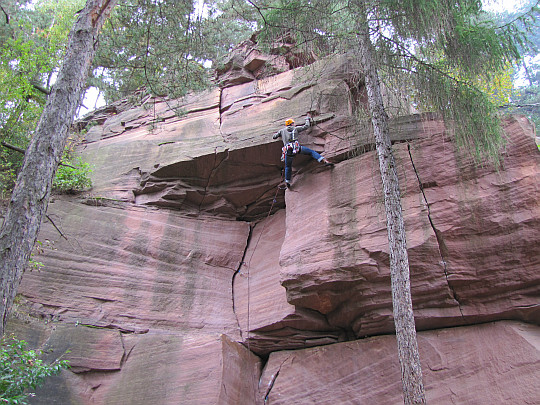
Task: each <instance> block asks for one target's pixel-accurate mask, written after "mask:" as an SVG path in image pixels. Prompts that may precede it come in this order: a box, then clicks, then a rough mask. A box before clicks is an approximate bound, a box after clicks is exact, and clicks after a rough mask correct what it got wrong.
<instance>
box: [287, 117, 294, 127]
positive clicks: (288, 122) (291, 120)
mask: <svg viewBox="0 0 540 405" xmlns="http://www.w3.org/2000/svg"><path fill="white" fill-rule="evenodd" d="M293 124H294V120H293V119H292V118H289V119H288V120H287V121H285V125H286V126H289V125H293Z"/></svg>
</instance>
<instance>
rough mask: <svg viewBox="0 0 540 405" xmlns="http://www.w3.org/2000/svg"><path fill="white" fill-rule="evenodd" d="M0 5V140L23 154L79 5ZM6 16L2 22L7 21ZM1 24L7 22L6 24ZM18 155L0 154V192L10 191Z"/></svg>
mask: <svg viewBox="0 0 540 405" xmlns="http://www.w3.org/2000/svg"><path fill="white" fill-rule="evenodd" d="M26 3H28V1H16V0H7V1H3V2H2V11H3V15H2V17H3V18H0V141H3V142H7V143H8V144H10V145H13V146H16V147H18V148H21V149H23V150H24V149H26V147H27V145H28V142H29V141H30V138H31V136H32V134H33V131H34V129H35V128H36V125H37V122H38V120H39V117H40V116H41V113H42V111H43V108H44V106H45V102H46V100H47V95H46V93H47V92H48V91H49V90H50V86H51V80H52V77H53V76H54V74H55V72H57V70H58V67H59V66H60V63H61V59H62V56H63V52H64V48H65V45H66V43H67V35H68V32H69V29H70V27H71V25H72V23H73V21H74V19H75V17H76V14H75V12H76V11H77V10H79V9H80V8H81V6H82V4H84V0H75V1H74V0H60V1H57V0H40V1H35V2H34V5H33V8H31V7H24V5H25V4H26ZM6 15H7V17H6ZM6 19H7V20H8V22H6ZM22 159H23V155H22V154H21V153H18V152H15V151H12V150H9V149H7V148H3V147H2V148H1V149H0V192H1V193H2V194H5V193H7V192H9V190H10V189H11V187H12V186H13V184H14V182H15V177H16V173H17V172H18V169H19V168H20V166H21V163H22Z"/></svg>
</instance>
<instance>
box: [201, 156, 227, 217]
mask: <svg viewBox="0 0 540 405" xmlns="http://www.w3.org/2000/svg"><path fill="white" fill-rule="evenodd" d="M225 152H226V155H225V157H224V158H223V159H221V161H219V163H217V164H216V162H217V160H218V152H217V148H216V149H215V150H214V165H213V168H212V170H211V171H210V174H209V175H208V180H207V181H206V185H205V186H204V192H203V197H202V199H201V202H200V203H199V212H200V211H201V210H202V206H203V204H204V200H205V199H206V195H207V194H208V188H209V187H210V182H211V181H212V177H213V176H214V175H215V173H216V172H217V171H218V169H219V167H220V166H221V165H222V164H223V163H224V162H226V161H227V160H228V159H229V150H228V149H226V150H225Z"/></svg>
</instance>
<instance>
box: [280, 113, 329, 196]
mask: <svg viewBox="0 0 540 405" xmlns="http://www.w3.org/2000/svg"><path fill="white" fill-rule="evenodd" d="M309 127H311V114H309V113H308V114H307V116H306V123H305V124H304V125H302V126H298V127H297V126H295V125H294V120H293V119H292V118H289V119H288V120H286V121H285V128H282V129H280V130H279V131H278V132H276V133H275V134H274V136H273V137H272V138H274V139H277V138H280V137H281V139H282V140H283V148H282V154H281V160H282V161H285V185H286V186H287V188H290V187H291V173H292V161H293V157H294V155H296V154H298V153H301V154H302V155H310V156H311V157H312V158H313V159H316V160H317V162H322V163H324V164H325V165H326V166H333V165H334V164H333V163H330V162H329V161H328V160H326V158H325V157H323V156H321V155H320V154H318V153H317V152H315V151H314V150H312V149H310V148H308V147H306V146H301V145H300V143H299V142H298V133H299V132H302V131H305V130H306V129H308V128H309Z"/></svg>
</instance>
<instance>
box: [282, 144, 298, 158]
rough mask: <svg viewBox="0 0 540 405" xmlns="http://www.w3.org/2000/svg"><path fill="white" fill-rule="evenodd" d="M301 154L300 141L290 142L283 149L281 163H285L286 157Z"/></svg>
mask: <svg viewBox="0 0 540 405" xmlns="http://www.w3.org/2000/svg"><path fill="white" fill-rule="evenodd" d="M298 152H300V144H299V143H298V141H292V142H289V143H288V144H287V145H285V146H284V147H283V148H281V161H282V162H284V161H285V156H294V155H296V154H297V153H298Z"/></svg>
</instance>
